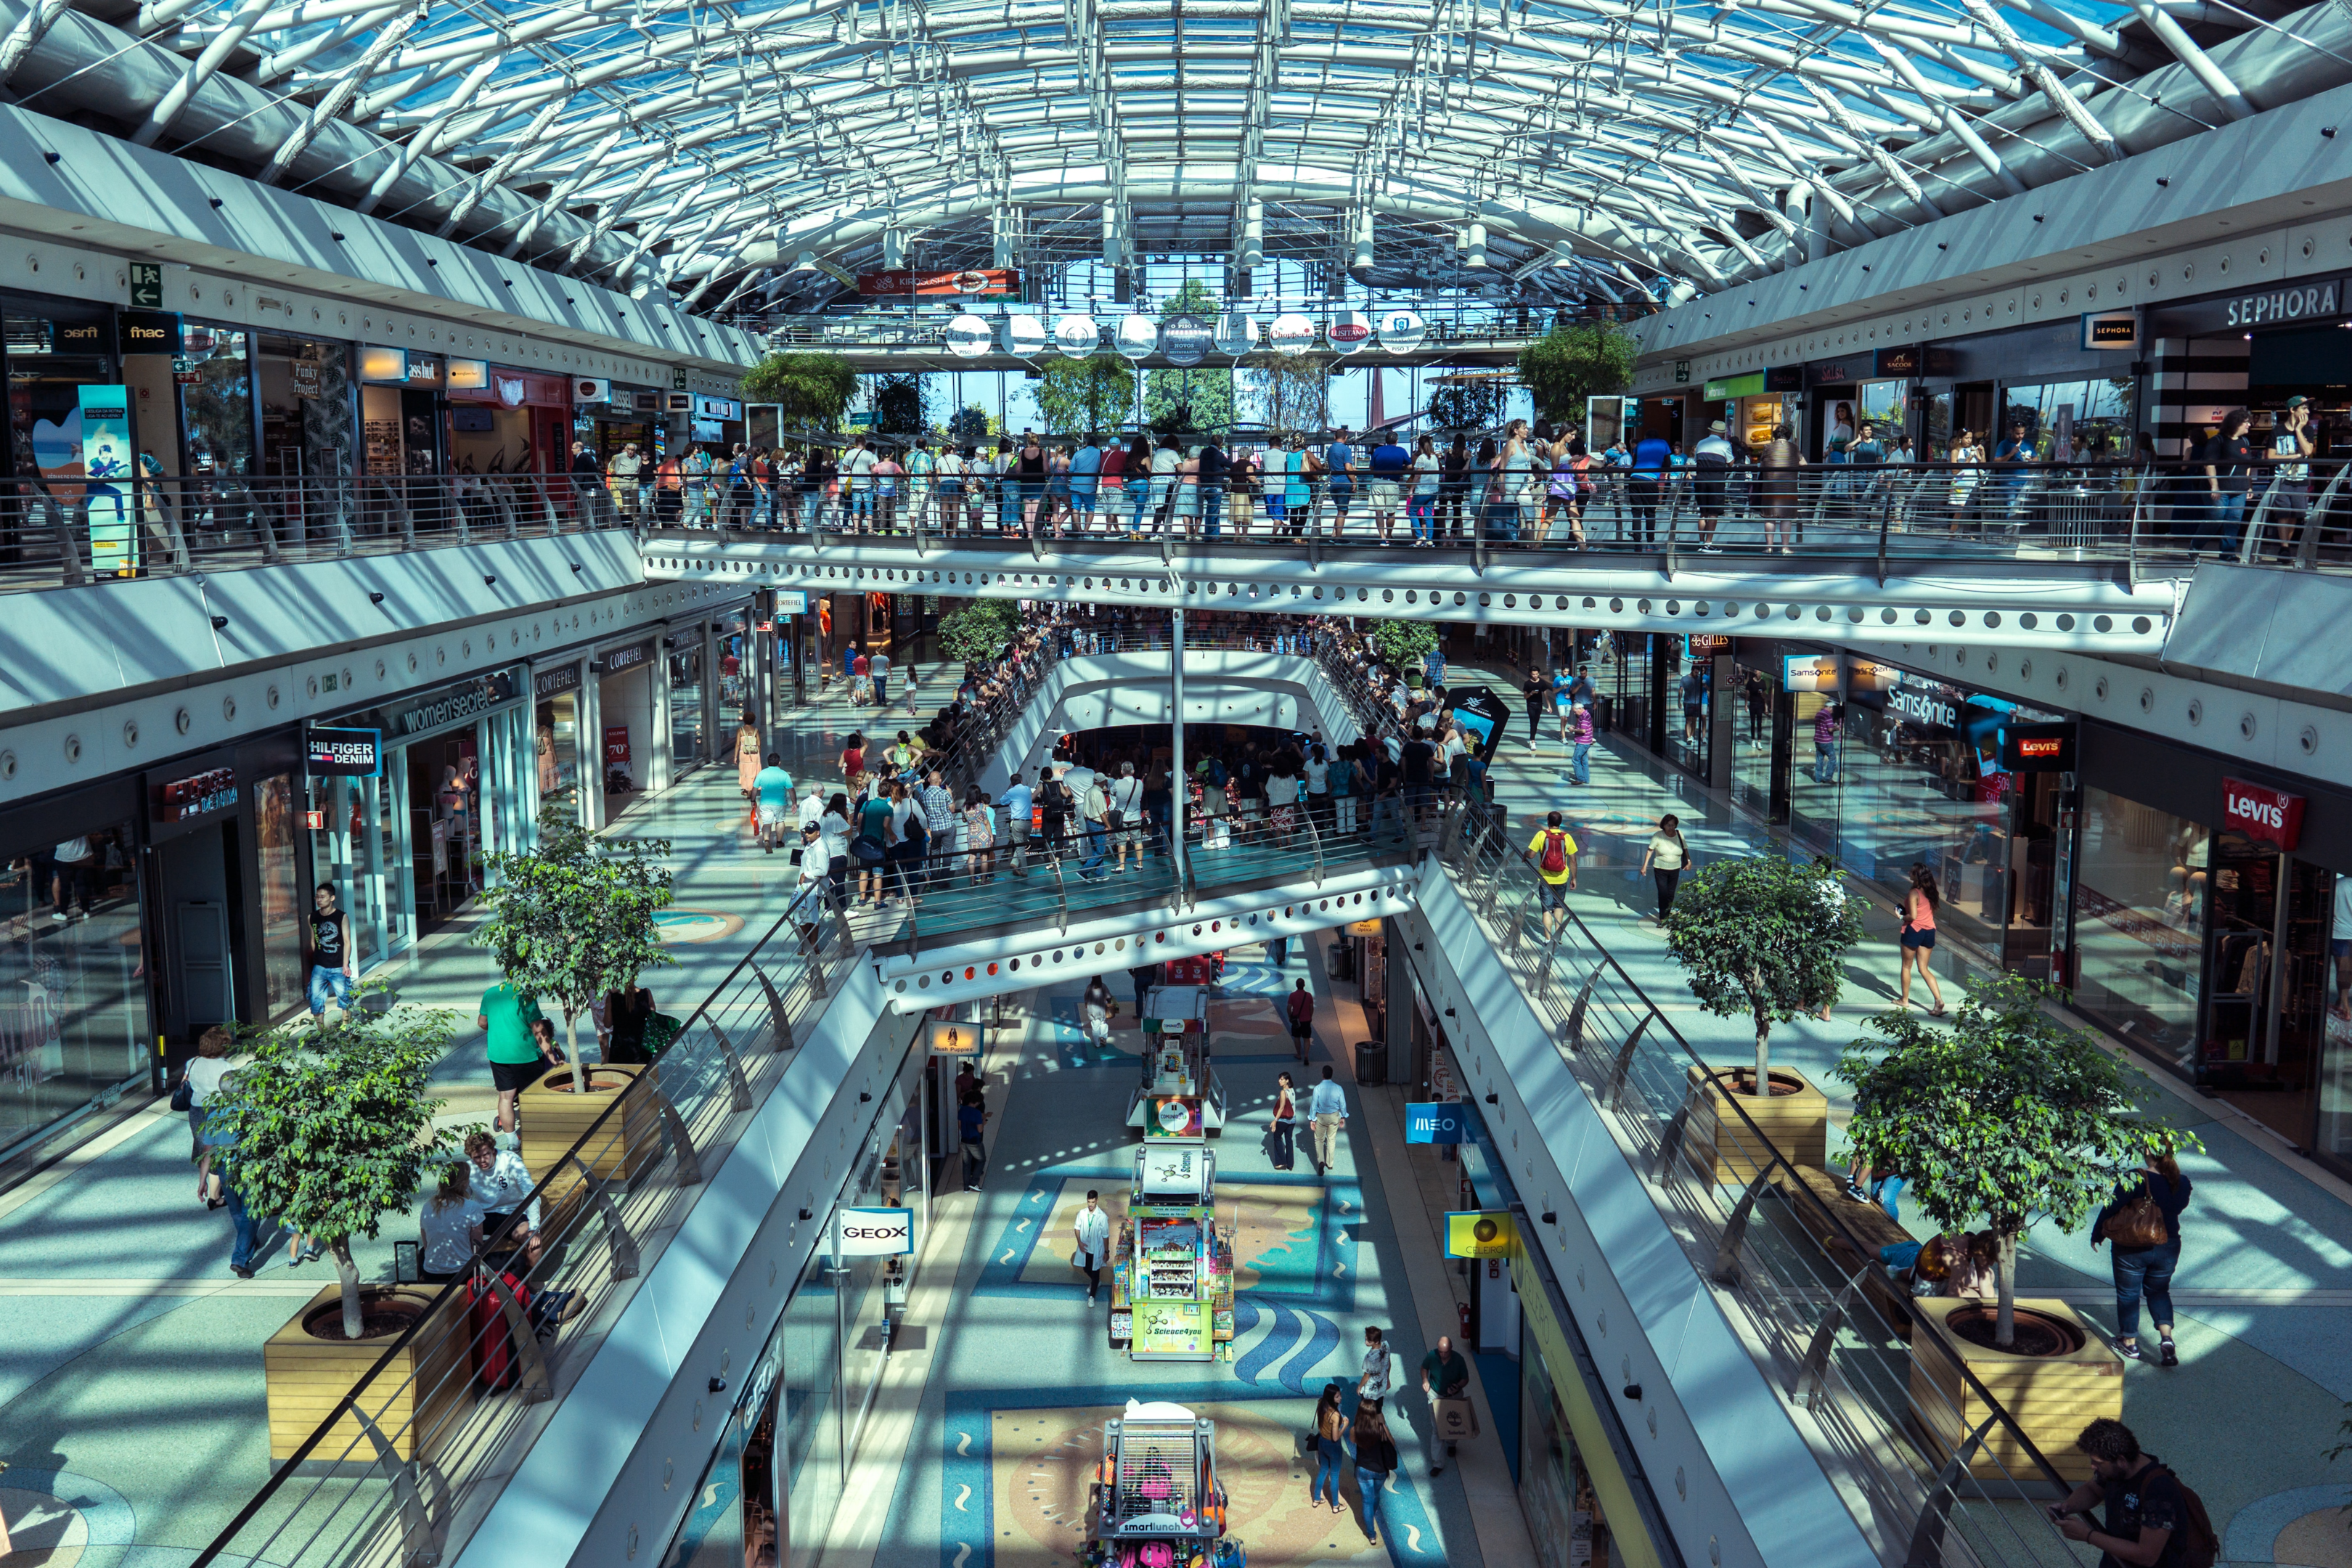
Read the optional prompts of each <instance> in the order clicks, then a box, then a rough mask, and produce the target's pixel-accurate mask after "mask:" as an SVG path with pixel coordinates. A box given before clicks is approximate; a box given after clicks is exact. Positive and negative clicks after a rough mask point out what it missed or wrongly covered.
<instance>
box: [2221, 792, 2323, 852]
mask: <svg viewBox="0 0 2352 1568" xmlns="http://www.w3.org/2000/svg"><path fill="white" fill-rule="evenodd" d="M2221 826H2222V827H2224V828H2225V829H2226V828H2232V827H2234V828H2236V829H2237V830H2238V831H2239V832H2241V833H2242V834H2244V835H2245V836H2246V837H2249V838H2251V839H2252V840H2253V841H2254V842H2255V843H2257V844H2270V845H2274V846H2276V847H2278V848H2281V849H2285V850H2293V849H2294V847H2295V846H2296V845H2297V844H2299V843H2301V842H2302V840H2303V796H2301V795H2289V794H2287V793H2286V792H2285V791H2284V790H2280V789H2272V788H2271V787H2270V786H2268V785H2267V784H2248V783H2247V782H2246V781H2245V780H2243V779H2230V778H2225V779H2223V780H2222V781H2221Z"/></svg>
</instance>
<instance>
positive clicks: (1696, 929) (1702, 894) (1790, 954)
mask: <svg viewBox="0 0 2352 1568" xmlns="http://www.w3.org/2000/svg"><path fill="white" fill-rule="evenodd" d="M1838 876H1839V873H1838V869H1837V868H1836V867H1834V866H1796V865H1792V864H1791V863H1790V861H1789V860H1788V859H1787V858H1785V857H1782V856H1778V855H1759V856H1755V857H1752V858H1747V859H1740V860H1720V861H1717V863H1716V864H1714V865H1712V866H1709V867H1707V868H1705V869H1703V870H1696V871H1694V872H1693V873H1692V874H1691V875H1690V877H1689V879H1688V880H1686V881H1685V882H1684V883H1683V886H1682V890H1681V891H1680V892H1678V893H1676V894H1675V908H1674V912H1673V913H1672V914H1670V915H1668V916H1667V917H1666V951H1667V952H1671V953H1673V954H1674V955H1675V961H1676V962H1677V963H1680V964H1681V965H1682V966H1683V973H1684V974H1685V976H1686V977H1687V978H1688V979H1689V982H1690V989H1691V994H1692V995H1693V996H1696V997H1697V998H1698V1005H1700V1006H1701V1007H1704V1008H1706V1010H1707V1011H1708V1012H1710V1013H1712V1014H1714V1015H1715V1016H1717V1017H1719V1018H1737V1017H1739V1016H1742V1015H1743V1014H1744V1015H1746V1016H1748V1018H1749V1019H1751V1020H1752V1021H1753V1022H1754V1023H1755V1025H1756V1092H1757V1093H1758V1094H1761V1095H1769V1093H1770V1092H1771V1087H1770V1086H1771V1068H1772V1063H1771V1041H1772V1026H1773V1025H1775V1024H1785V1023H1787V1022H1789V1021H1790V1019H1792V1018H1794V1017H1795V1016H1797V1015H1798V1014H1800V1013H1817V1012H1819V1011H1821V1010H1822V1008H1823V1007H1826V1006H1828V1005H1831V1004H1832V1003H1833V1002H1835V1001H1836V1000H1837V994H1838V979H1839V976H1840V973H1841V972H1842V967H1843V966H1842V962H1841V961H1842V960H1843V956H1844V953H1845V951H1846V949H1848V948H1850V947H1852V946H1853V945H1854V944H1855V943H1856V942H1860V941H1861V940H1862V915H1861V913H1860V911H1859V910H1857V909H1856V908H1855V905H1854V901H1853V900H1851V899H1848V898H1844V897H1843V896H1841V891H1842V890H1841V889H1839V888H1838Z"/></svg>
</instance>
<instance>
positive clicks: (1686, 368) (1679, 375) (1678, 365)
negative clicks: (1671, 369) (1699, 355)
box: [1675, 359, 1690, 386]
mask: <svg viewBox="0 0 2352 1568" xmlns="http://www.w3.org/2000/svg"><path fill="white" fill-rule="evenodd" d="M1689 380H1690V361H1688V360H1686V359H1678V360H1676V361H1675V385H1676V386H1680V385H1682V384H1684V383H1685V382H1687V381H1689Z"/></svg>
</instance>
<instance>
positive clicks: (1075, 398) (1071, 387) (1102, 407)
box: [1030, 354, 1135, 436]
mask: <svg viewBox="0 0 2352 1568" xmlns="http://www.w3.org/2000/svg"><path fill="white" fill-rule="evenodd" d="M1030 392H1031V394H1032V395H1034V396H1035V398H1036V399H1037V412H1038V414H1039V415H1040V416H1043V417H1044V419H1045V428H1046V429H1048V430H1051V431H1053V432H1054V433H1055V434H1056V435H1064V436H1077V435H1084V434H1086V433H1087V432H1088V431H1097V432H1099V431H1105V430H1116V429H1118V427H1119V426H1121V425H1123V424H1125V423H1126V421H1127V414H1128V410H1129V409H1130V408H1132V407H1134V406H1135V371H1134V370H1133V368H1132V367H1130V366H1129V364H1128V363H1127V362H1126V361H1125V360H1123V359H1120V358H1119V357H1118V355H1116V354H1096V355H1094V356H1093V357H1091V358H1089V359H1056V360H1055V361H1053V362H1052V363H1049V364H1047V365H1046V366H1045V370H1044V372H1043V373H1042V374H1040V375H1039V377H1038V380H1037V384H1036V385H1034V386H1033V387H1031V388H1030Z"/></svg>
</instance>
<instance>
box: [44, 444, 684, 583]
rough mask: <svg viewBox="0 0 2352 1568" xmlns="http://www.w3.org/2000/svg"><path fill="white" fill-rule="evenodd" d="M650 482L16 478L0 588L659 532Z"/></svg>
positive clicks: (527, 477) (548, 477)
mask: <svg viewBox="0 0 2352 1568" xmlns="http://www.w3.org/2000/svg"><path fill="white" fill-rule="evenodd" d="M658 510H659V509H658V508H656V504H655V496H654V494H653V492H652V490H651V489H650V488H649V487H647V486H645V485H635V486H632V485H628V484H625V483H616V484H614V485H611V486H609V487H608V486H607V485H606V484H604V483H603V482H602V481H600V480H598V479H595V478H594V477H593V476H574V475H571V474H536V473H526V474H494V475H489V476H487V477H475V476H472V475H454V476H453V475H439V476H433V475H405V474H365V475H351V476H343V477H338V478H327V477H296V478H290V479H279V478H274V477H264V478H217V477H199V478H189V479H121V480H116V481H110V482H106V483H89V482H86V481H84V480H80V479H72V480H63V479H54V480H44V481H40V482H34V481H30V480H22V479H20V480H16V481H15V482H13V483H11V484H9V485H6V486H0V592H6V591H9V590H13V589H26V588H56V587H77V586H79V585H81V584H87V583H98V582H108V581H115V580H120V579H125V578H136V577H158V576H176V575H182V574H189V573H196V572H226V571H235V570H237V569H240V568H247V567H256V566H275V565H281V564H284V563H289V562H310V561H333V560H341V559H344V558H347V557H350V556H355V555H383V554H395V553H400V552H407V551H412V550H429V549H435V548H437V547H440V546H443V545H452V544H485V543H489V542H494V541H500V540H515V539H535V538H543V537H548V536H552V535H558V534H565V533H578V532H582V531H587V530H591V529H605V528H639V527H644V526H647V525H649V524H650V523H651V522H652V521H654V520H655V518H656V515H657V512H658Z"/></svg>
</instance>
